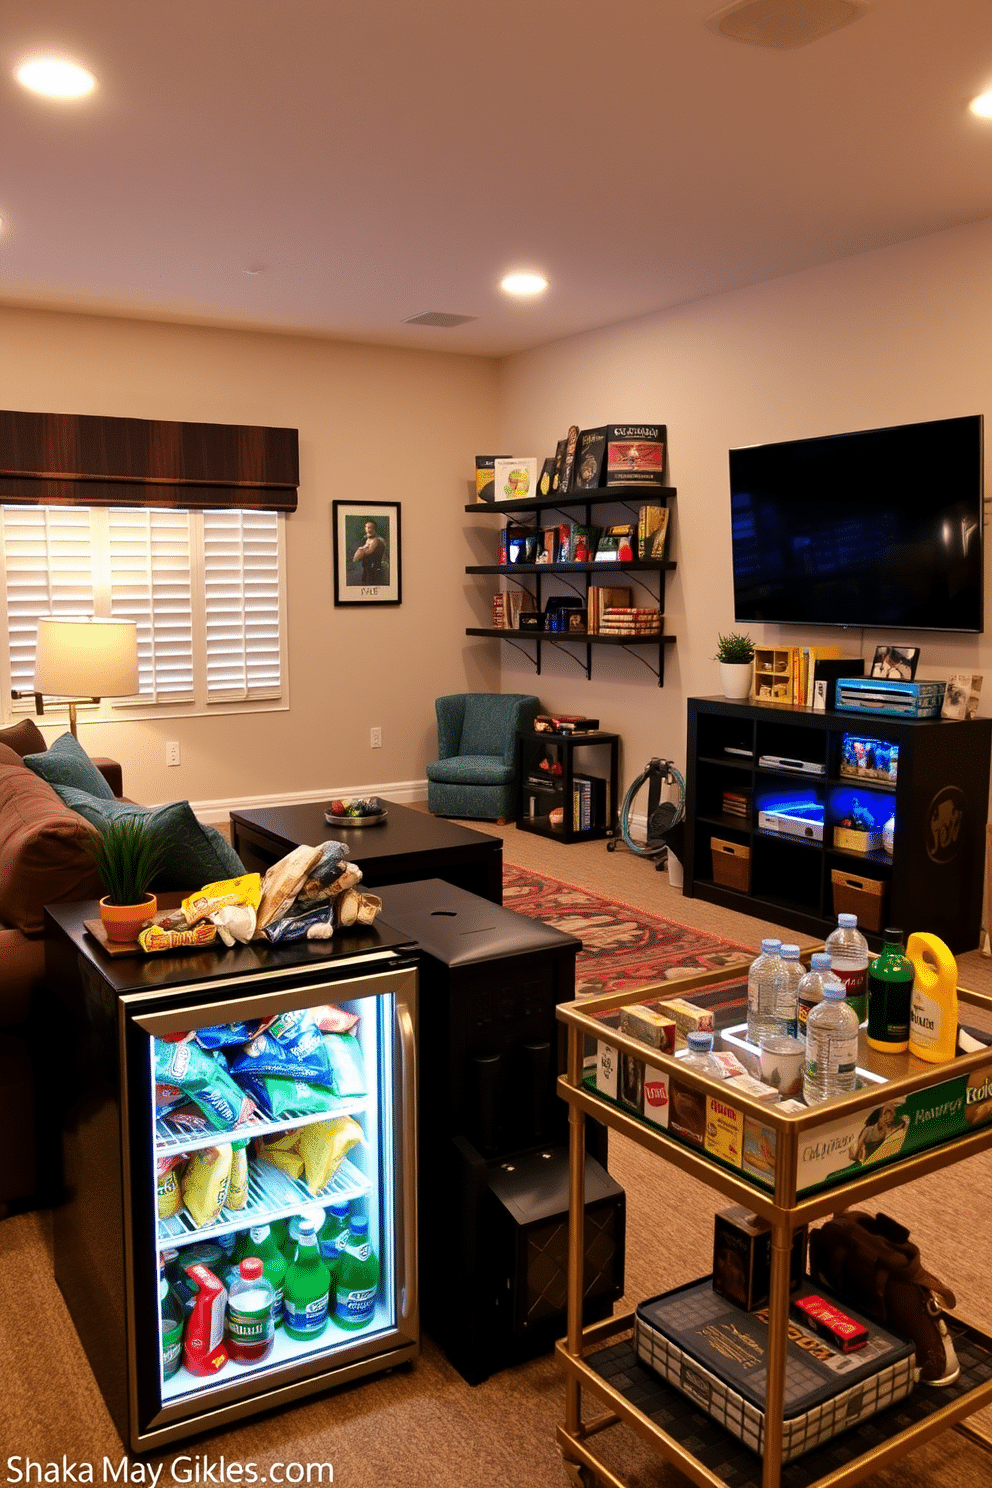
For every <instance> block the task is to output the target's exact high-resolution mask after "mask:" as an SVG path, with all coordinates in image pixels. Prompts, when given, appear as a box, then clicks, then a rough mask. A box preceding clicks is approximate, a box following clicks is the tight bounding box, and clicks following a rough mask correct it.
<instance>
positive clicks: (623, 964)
mask: <svg viewBox="0 0 992 1488" xmlns="http://www.w3.org/2000/svg"><path fill="white" fill-rule="evenodd" d="M503 903H504V905H505V906H506V908H507V909H514V910H516V911H517V912H518V913H519V914H525V915H529V916H530V918H531V919H534V920H543V921H544V922H545V923H546V924H548V925H553V926H554V928H555V929H556V930H563V931H565V932H566V933H567V934H569V935H575V936H577V937H578V938H579V939H580V940H581V941H582V950H581V951H580V952H579V954H578V957H577V959H576V967H575V993H576V996H577V997H596V996H599V995H601V994H602V993H605V992H622V991H624V990H625V989H627V988H634V987H648V986H651V984H652V983H654V982H662V981H671V980H675V979H677V978H678V977H685V976H692V975H693V973H694V972H699V971H720V970H721V968H723V967H725V966H730V965H733V964H735V963H739V962H740V960H741V958H742V956H743V957H746V958H747V959H749V960H750V959H751V958H752V957H753V956H754V955H755V952H754V950H753V949H752V948H751V947H749V946H743V945H738V944H737V942H736V941H732V940H722V939H720V938H719V937H718V936H715V935H708V934H707V933H706V932H705V931H704V930H693V929H690V927H689V926H688V925H679V924H677V923H676V922H675V921H674V920H663V919H662V918H661V916H660V915H652V914H647V913H646V911H644V910H642V909H631V908H630V906H629V905H626V904H618V903H617V902H616V900H613V899H605V898H603V897H602V895H600V894H593V893H591V892H590V890H588V889H580V888H576V887H575V885H574V884H567V883H560V882H559V881H558V880H557V879H555V878H545V877H544V876H543V874H540V873H531V872H529V871H528V870H527V869H525V868H515V867H513V866H512V865H511V864H504V865H503ZM693 1000H694V1001H698V1000H699V999H698V998H696V997H695V996H694V999H693Z"/></svg>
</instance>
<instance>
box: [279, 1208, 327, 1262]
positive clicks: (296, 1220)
mask: <svg viewBox="0 0 992 1488" xmlns="http://www.w3.org/2000/svg"><path fill="white" fill-rule="evenodd" d="M304 1220H309V1221H310V1223H311V1224H312V1225H313V1229H314V1234H316V1233H317V1231H318V1230H319V1229H320V1227H321V1225H322V1224H323V1223H324V1211H323V1209H322V1208H321V1206H320V1205H319V1204H314V1205H313V1206H312V1207H311V1208H310V1209H302V1210H301V1211H300V1213H299V1214H294V1215H293V1216H292V1218H291V1219H290V1221H289V1224H288V1226H287V1229H286V1238H285V1240H284V1241H283V1242H282V1245H281V1247H280V1248H281V1250H282V1253H283V1255H284V1256H285V1257H286V1265H287V1266H290V1265H292V1263H293V1262H294V1261H295V1260H296V1248H297V1246H298V1245H299V1243H300V1225H301V1224H303V1222H304Z"/></svg>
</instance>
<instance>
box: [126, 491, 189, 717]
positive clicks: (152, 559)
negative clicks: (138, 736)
mask: <svg viewBox="0 0 992 1488" xmlns="http://www.w3.org/2000/svg"><path fill="white" fill-rule="evenodd" d="M107 517H108V550H109V566H110V613H111V615H112V616H113V617H114V618H115V619H117V620H133V621H135V623H136V624H137V627H138V676H139V684H140V685H139V700H140V701H141V702H144V703H149V702H154V703H178V702H191V701H192V700H193V698H194V696H195V692H194V686H193V614H192V582H191V566H190V564H191V559H190V514H189V512H188V511H175V510H172V509H170V508H165V507H163V508H158V507H112V508H110V509H109V510H108V512H107Z"/></svg>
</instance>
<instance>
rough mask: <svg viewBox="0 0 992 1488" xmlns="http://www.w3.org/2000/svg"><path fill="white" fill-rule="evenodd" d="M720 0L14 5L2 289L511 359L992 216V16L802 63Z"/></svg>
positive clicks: (942, 0) (819, 45)
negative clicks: (507, 291)
mask: <svg viewBox="0 0 992 1488" xmlns="http://www.w3.org/2000/svg"><path fill="white" fill-rule="evenodd" d="M795 3H796V4H797V5H802V4H804V3H807V0H795ZM718 4H719V0H712V3H707V0H609V3H606V0H600V3H597V0H500V3H498V4H497V3H493V0H159V3H153V0H4V4H3V6H2V8H0V216H2V218H3V227H2V229H0V301H2V302H6V303H14V304H25V305H36V306H51V307H56V308H64V309H73V310H97V311H109V312H111V313H114V314H121V315H134V316H144V317H154V318H164V319H179V320H184V321H196V322H203V323H207V324H228V325H236V326H260V327H269V328H273V329H284V330H290V331H302V332H304V333H311V334H316V335H329V336H334V337H343V338H347V339H352V340H360V341H368V342H377V343H389V344H393V345H405V346H419V347H437V348H444V349H447V350H461V351H466V352H483V353H491V354H494V355H501V354H505V353H508V352H512V351H516V350H519V349H522V348H525V347H529V346H534V345H538V344H540V343H543V342H546V341H550V340H554V339H556V338H559V337H562V336H567V335H571V334H573V333H575V332H578V331H583V330H587V329H590V328H593V327H596V326H601V325H605V324H609V323H612V322H615V321H620V320H625V319H628V318H630V317H634V316H638V315H642V314H644V313H647V312H650V311H653V310H657V309H661V308H663V307H666V306H670V305H674V304H678V303H680V302H684V301H688V300H694V299H698V298H700V297H702V296H705V295H710V294H714V293H718V292H721V291H724V290H728V289H732V288H734V287H737V286H742V285H746V284H751V283H755V282H757V281H760V280H764V279H769V278H773V277H775V276H777V275H781V274H788V273H791V272H793V271H795V270H800V269H804V268H807V267H809V266H811V265H814V264H819V263H824V262H827V261H829V260H831V259H836V258H840V257H844V256H846V255H849V254H854V253H858V252H861V251H863V250H867V249H872V248H876V247H878V246H880V245H883V244H887V243H892V242H896V241H900V240H902V239H906V238H911V237H915V236H918V235H920V234H924V233H929V232H932V231H935V230H937V229H940V228H945V227H949V226H952V225H955V224H959V223H965V222H970V221H973V220H976V219H979V218H983V217H987V216H992V123H984V124H983V123H981V122H979V121H977V120H976V119H975V118H973V117H972V116H971V115H970V114H969V113H968V112H967V108H966V105H967V102H968V100H969V98H970V97H972V96H973V95H974V94H975V93H977V92H979V91H980V90H981V89H982V88H984V87H986V86H988V85H990V84H992V4H990V3H989V0H870V3H869V4H868V7H867V10H866V11H865V13H864V16H863V18H862V19H859V20H858V21H856V22H855V23H854V24H852V25H848V26H846V27H844V28H843V29H840V30H837V31H835V32H833V33H832V34H830V35H828V36H825V37H823V38H821V39H820V40H818V41H816V42H814V43H812V44H811V45H809V46H805V47H802V48H798V49H795V50H790V51H782V50H771V49H766V48H762V47H756V46H749V45H743V44H741V43H739V42H733V41H728V40H726V39H724V38H722V37H720V36H718V35H716V34H715V33H714V32H713V31H712V30H711V29H708V28H707V27H706V25H705V24H704V22H705V19H706V17H707V16H708V15H710V14H711V13H712V12H713V11H714V10H715V9H717V7H718ZM45 49H57V50H59V51H60V52H63V53H68V54H69V55H71V56H73V57H75V58H76V59H77V60H79V61H81V62H83V63H84V64H85V65H87V66H89V67H90V69H91V70H92V71H93V72H95V73H96V74H97V76H98V78H99V81H100V88H99V90H98V92H97V93H96V94H95V95H93V96H92V97H91V98H90V99H89V100H87V101H84V102H80V103H76V104H70V105H54V104H52V103H49V102H45V101H42V100H40V99H38V98H36V97H34V96H32V95H30V94H28V93H25V92H24V91H23V90H22V89H21V88H20V87H19V86H18V85H17V83H16V82H15V81H14V80H13V77H12V69H13V68H14V66H15V65H16V64H17V63H18V62H19V61H20V60H22V59H23V57H24V56H25V55H27V54H33V53H36V52H38V51H43V50H45ZM519 265H525V266H534V267H538V268H540V269H542V270H543V271H544V272H545V273H546V275H547V276H548V278H549V279H550V280H551V288H550V289H549V291H548V292H547V293H546V294H545V295H544V296H543V297H542V298H541V299H540V300H538V301H531V302H514V301H511V300H508V299H507V297H506V296H505V295H503V294H502V293H501V291H500V290H499V289H498V287H497V281H498V279H499V277H500V276H501V274H502V273H503V272H505V271H506V270H507V269H509V268H511V267H515V266H519ZM246 270H258V271H259V272H256V273H246V272H245V271H246ZM428 311H444V312H451V313H454V314H461V315H467V316H473V317H475V318H474V319H473V320H471V321H470V322H469V323H467V324H465V325H463V326H460V327H458V328H457V329H454V330H436V329H423V328H418V327H412V326H407V325H404V324H403V322H404V321H405V320H406V319H407V318H408V317H411V316H414V315H418V314H422V313H424V312H428Z"/></svg>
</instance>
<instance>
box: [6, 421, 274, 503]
mask: <svg viewBox="0 0 992 1488" xmlns="http://www.w3.org/2000/svg"><path fill="white" fill-rule="evenodd" d="M299 483H300V452H299V434H298V432H297V430H296V429H266V428H261V427H256V426H253V425H246V424H187V423H175V422H169V421H166V420H163V419H137V418H100V417H93V416H92V415H90V414H75V413H13V412H9V411H6V410H0V502H26V503H29V504H31V505H33V506H72V505H75V506H180V507H232V506H241V507H258V508H265V509H267V510H270V511H272V510H274V511H287V512H288V511H295V510H296V496H297V487H298V485H299Z"/></svg>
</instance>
